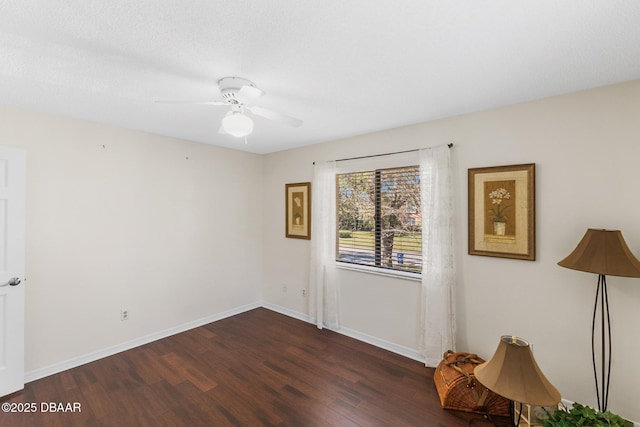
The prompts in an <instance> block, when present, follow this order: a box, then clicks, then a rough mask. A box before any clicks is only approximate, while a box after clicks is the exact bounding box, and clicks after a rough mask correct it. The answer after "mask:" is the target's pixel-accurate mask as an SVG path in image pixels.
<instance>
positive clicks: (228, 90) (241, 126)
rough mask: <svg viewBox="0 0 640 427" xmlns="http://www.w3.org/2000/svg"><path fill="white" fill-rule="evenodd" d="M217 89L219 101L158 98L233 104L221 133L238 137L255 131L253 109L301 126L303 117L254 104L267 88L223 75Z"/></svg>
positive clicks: (261, 115)
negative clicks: (248, 113) (248, 112)
mask: <svg viewBox="0 0 640 427" xmlns="http://www.w3.org/2000/svg"><path fill="white" fill-rule="evenodd" d="M218 88H219V89H220V94H221V95H222V100H220V101H201V102H184V101H156V103H159V104H194V105H222V106H228V107H231V110H230V111H229V112H228V113H227V114H226V115H225V116H224V118H223V119H222V125H221V127H220V130H219V132H220V133H226V134H229V135H231V136H235V137H237V138H242V137H246V136H247V135H249V134H251V132H253V120H252V119H251V117H249V116H247V115H246V111H250V112H251V113H253V114H255V115H256V116H260V117H264V118H266V119H269V120H273V121H276V122H279V123H283V124H285V125H289V126H292V127H299V126H300V125H302V120H300V119H296V118H295V117H290V116H287V115H284V114H281V113H277V112H275V111H272V110H268V109H266V108H262V107H258V106H256V105H253V103H254V102H256V101H257V100H258V99H259V98H261V97H262V96H264V94H265V93H264V91H263V90H262V89H259V88H257V87H256V85H254V84H253V83H252V82H251V81H249V80H247V79H243V78H241V77H224V78H222V79H220V80H218Z"/></svg>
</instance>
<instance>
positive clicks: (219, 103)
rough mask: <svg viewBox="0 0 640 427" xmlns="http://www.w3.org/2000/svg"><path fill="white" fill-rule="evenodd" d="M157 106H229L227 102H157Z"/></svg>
mask: <svg viewBox="0 0 640 427" xmlns="http://www.w3.org/2000/svg"><path fill="white" fill-rule="evenodd" d="M155 103H156V104H171V105H229V104H228V103H227V102H225V101H164V100H160V101H155Z"/></svg>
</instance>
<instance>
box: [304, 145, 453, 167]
mask: <svg viewBox="0 0 640 427" xmlns="http://www.w3.org/2000/svg"><path fill="white" fill-rule="evenodd" d="M447 147H449V148H451V147H453V142H450V143H448V144H447ZM415 151H420V148H417V149H415V150H405V151H394V152H393V153H384V154H372V155H370V156H360V157H348V158H346V159H338V160H335V161H336V162H344V161H345V160H358V159H368V158H370V157H381V156H391V155H393V154H404V153H412V152H415ZM313 164H314V165H315V164H316V162H313Z"/></svg>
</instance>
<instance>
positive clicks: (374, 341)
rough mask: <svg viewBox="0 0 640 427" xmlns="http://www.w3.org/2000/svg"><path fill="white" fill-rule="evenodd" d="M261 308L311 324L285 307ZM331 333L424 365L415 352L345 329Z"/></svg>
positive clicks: (263, 304)
mask: <svg viewBox="0 0 640 427" xmlns="http://www.w3.org/2000/svg"><path fill="white" fill-rule="evenodd" d="M262 306H263V307H264V308H268V309H269V310H273V311H275V312H277V313H280V314H284V315H285V316H289V317H293V318H296V319H298V320H302V321H305V322H308V323H311V321H310V319H309V316H308V315H306V314H303V313H299V312H297V311H294V310H290V309H288V308H285V307H281V306H279V305H276V304H271V303H267V302H263V303H262ZM330 329H331V330H332V331H334V332H337V333H339V334H342V335H346V336H348V337H351V338H354V339H357V340H358V341H363V342H366V343H367V344H371V345H374V346H376V347H380V348H382V349H384V350H388V351H390V352H392V353H396V354H399V355H401V356H404V357H408V358H409V359H413V360H417V361H418V362H421V363H424V357H423V356H422V355H421V354H420V353H418V352H417V351H416V350H414V349H411V348H408V347H404V346H401V345H398V344H395V343H392V342H389V341H385V340H382V339H380V338H376V337H373V336H371V335H367V334H364V333H362V332H359V331H356V330H354V329H349V328H345V327H342V326H341V327H340V328H339V329H332V328H330Z"/></svg>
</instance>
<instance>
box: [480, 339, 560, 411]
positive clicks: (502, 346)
mask: <svg viewBox="0 0 640 427" xmlns="http://www.w3.org/2000/svg"><path fill="white" fill-rule="evenodd" d="M474 374H475V376H476V378H477V379H478V381H480V383H482V385H484V386H485V387H487V388H488V389H489V390H491V391H493V392H495V393H497V394H499V395H500V396H503V397H506V398H507V399H510V400H513V401H516V402H520V403H528V404H530V405H535V406H555V405H557V404H558V402H560V392H559V391H558V390H557V389H556V388H555V387H554V386H553V385H552V384H551V383H550V382H549V380H547V378H546V377H545V376H544V374H543V373H542V371H541V370H540V368H539V367H538V364H537V363H536V361H535V359H534V358H533V353H532V352H531V347H530V346H529V343H528V342H527V341H525V340H523V339H521V338H518V337H512V336H510V335H504V336H502V337H501V338H500V343H499V344H498V348H497V349H496V352H495V354H494V355H493V357H492V358H491V359H490V360H489V361H488V362H485V363H483V364H481V365H478V366H476V368H475V370H474Z"/></svg>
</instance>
